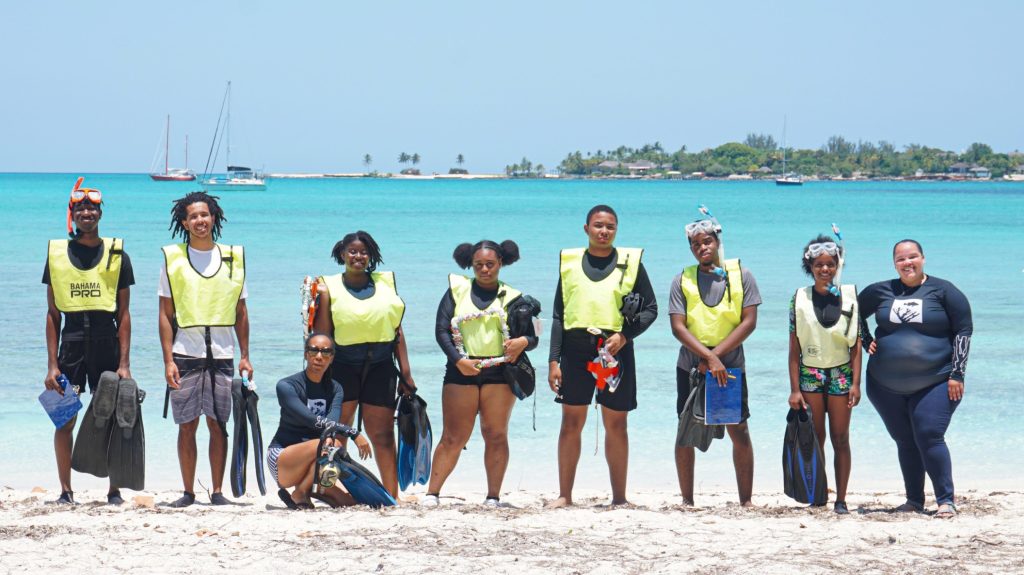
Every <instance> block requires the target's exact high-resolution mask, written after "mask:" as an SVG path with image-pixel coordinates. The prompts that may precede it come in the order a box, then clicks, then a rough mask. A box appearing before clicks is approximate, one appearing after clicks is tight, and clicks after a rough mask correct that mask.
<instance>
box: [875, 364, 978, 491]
mask: <svg viewBox="0 0 1024 575" xmlns="http://www.w3.org/2000/svg"><path fill="white" fill-rule="evenodd" d="M867 393H868V399H869V400H871V404H872V405H874V406H875V409H876V410H878V415H880V416H882V421H883V422H885V428H886V429H887V430H888V431H889V436H890V437H892V438H893V440H895V441H896V449H897V452H898V453H899V459H900V470H902V471H903V484H904V486H905V488H906V490H907V501H909V502H910V503H913V504H915V505H919V506H921V508H922V509H923V508H924V477H925V473H927V474H928V477H930V478H931V480H932V488H933V489H935V501H936V503H938V504H939V505H942V504H944V503H953V463H952V461H951V460H950V457H949V447H947V446H946V437H945V435H946V429H947V428H948V427H949V422H950V420H951V419H952V418H953V412H954V411H956V407H957V405H959V404H960V402H959V401H950V400H949V384H948V383H947V382H945V381H943V382H941V383H936V384H935V385H932V386H931V387H926V388H925V389H922V390H920V391H916V392H914V393H911V394H909V395H902V394H899V393H893V392H891V391H889V390H887V389H885V388H884V387H882V385H881V384H880V383H878V380H876V379H875V378H873V377H872V376H871V374H870V373H869V374H868V377H867Z"/></svg>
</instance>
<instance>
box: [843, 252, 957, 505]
mask: <svg viewBox="0 0 1024 575" xmlns="http://www.w3.org/2000/svg"><path fill="white" fill-rule="evenodd" d="M924 262H925V260H924V250H923V249H922V248H921V244H919V243H917V242H916V241H914V240H902V241H900V242H898V243H897V244H896V245H895V246H894V247H893V263H894V264H895V267H896V273H897V274H899V278H898V279H894V280H889V281H883V282H878V283H876V284H872V285H870V286H868V287H867V288H866V289H865V290H864V291H863V292H861V294H860V297H859V298H858V301H859V302H860V308H861V314H862V317H864V318H865V319H866V318H867V317H868V316H870V315H874V317H875V322H876V324H877V328H876V329H875V336H874V339H873V340H871V339H870V338H869V337H868V335H867V333H868V332H867V329H866V327H865V329H864V330H863V331H864V340H865V343H867V351H868V354H870V355H871V357H870V359H868V368H867V395H868V399H869V400H870V401H871V403H872V405H874V406H875V409H877V410H878V414H879V415H880V416H881V417H882V421H884V422H885V427H886V429H887V430H888V431H889V435H890V436H891V437H892V438H893V440H895V441H896V448H897V451H898V453H899V461H900V469H901V471H902V472H903V483H904V486H905V488H906V494H907V501H906V503H904V504H903V505H900V506H899V507H898V508H897V510H898V511H917V512H921V511H924V479H925V474H927V475H928V476H929V477H930V478H931V480H932V487H933V488H934V490H935V502H936V503H937V504H938V511H937V512H936V513H935V517H939V518H948V517H952V516H954V515H956V507H955V506H954V494H953V465H952V462H951V460H950V456H949V448H948V447H947V446H946V440H945V434H946V429H947V428H948V427H949V423H950V419H952V417H953V412H954V411H955V410H956V407H957V406H958V405H959V404H960V400H961V399H962V398H963V395H964V372H965V371H966V369H967V353H968V351H969V349H970V343H971V332H972V323H971V306H970V304H969V303H968V302H967V298H966V297H965V296H964V294H963V293H962V292H961V291H960V290H958V289H957V288H956V286H954V285H953V284H952V283H950V282H948V281H946V280H943V279H939V278H937V277H934V276H929V275H927V274H925V273H924Z"/></svg>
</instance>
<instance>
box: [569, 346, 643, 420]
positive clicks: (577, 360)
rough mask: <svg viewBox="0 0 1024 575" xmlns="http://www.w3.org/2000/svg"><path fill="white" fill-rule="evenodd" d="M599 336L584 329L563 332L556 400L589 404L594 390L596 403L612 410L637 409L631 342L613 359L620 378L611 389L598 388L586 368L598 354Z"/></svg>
mask: <svg viewBox="0 0 1024 575" xmlns="http://www.w3.org/2000/svg"><path fill="white" fill-rule="evenodd" d="M597 341H598V337H597V336H594V335H591V334H589V333H587V332H586V331H583V330H571V331H566V332H565V333H564V334H563V335H562V358H561V361H560V362H559V364H560V367H561V368H562V386H561V387H560V388H559V390H558V395H557V396H555V401H556V402H557V403H561V404H562V405H590V404H591V402H592V401H593V400H594V395H595V393H594V392H595V391H596V392H597V403H599V404H600V405H602V406H604V407H607V408H608V409H611V410H612V411H633V410H634V409H636V359H635V358H634V357H633V342H632V341H631V342H629V343H627V344H626V345H624V346H623V347H622V349H621V350H619V353H618V355H616V356H615V359H616V360H618V362H619V376H621V378H622V380H621V381H620V382H619V387H618V388H617V389H616V390H615V392H614V393H612V392H610V391H609V390H608V388H605V389H604V390H603V391H597V379H596V378H595V377H594V374H592V373H590V372H589V371H587V363H589V362H591V361H593V360H594V358H595V357H596V356H597Z"/></svg>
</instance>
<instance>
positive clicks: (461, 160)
mask: <svg viewBox="0 0 1024 575" xmlns="http://www.w3.org/2000/svg"><path fill="white" fill-rule="evenodd" d="M455 163H456V164H458V165H459V166H462V164H465V163H466V158H464V157H463V156H462V154H459V155H458V156H455Z"/></svg>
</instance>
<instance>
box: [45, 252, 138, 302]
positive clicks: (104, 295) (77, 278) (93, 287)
mask: <svg viewBox="0 0 1024 575" xmlns="http://www.w3.org/2000/svg"><path fill="white" fill-rule="evenodd" d="M102 241H103V255H102V256H101V257H100V261H99V263H98V264H96V265H95V266H93V267H91V268H89V269H87V270H80V269H78V268H76V267H75V266H74V264H72V263H71V259H70V258H68V244H69V243H70V241H69V240H50V245H49V247H48V253H47V255H48V257H47V262H48V263H47V265H48V266H49V268H50V287H51V288H52V289H53V303H54V304H55V305H56V306H57V309H58V310H60V311H62V312H64V313H72V312H80V311H107V312H111V313H113V312H114V311H115V310H116V309H117V282H118V280H119V279H120V278H121V254H122V253H123V252H124V241H123V240H120V239H118V238H102Z"/></svg>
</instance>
